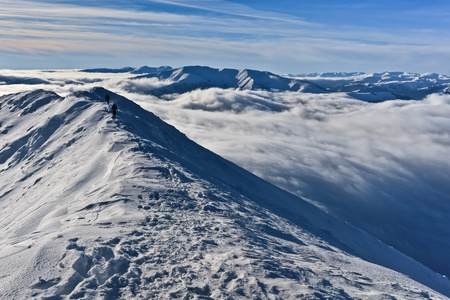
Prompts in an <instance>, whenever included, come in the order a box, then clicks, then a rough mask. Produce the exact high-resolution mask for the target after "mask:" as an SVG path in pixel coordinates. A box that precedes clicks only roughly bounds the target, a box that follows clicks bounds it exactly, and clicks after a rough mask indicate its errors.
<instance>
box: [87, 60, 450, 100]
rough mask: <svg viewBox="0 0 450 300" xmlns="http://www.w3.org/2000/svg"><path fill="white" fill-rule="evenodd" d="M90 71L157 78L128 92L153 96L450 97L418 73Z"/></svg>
mask: <svg viewBox="0 0 450 300" xmlns="http://www.w3.org/2000/svg"><path fill="white" fill-rule="evenodd" d="M82 72H90V73H130V75H132V74H140V76H137V77H132V78H131V79H135V80H136V81H138V80H142V79H156V80H158V81H159V82H160V84H158V85H148V86H146V85H142V84H138V83H136V84H135V82H133V81H131V82H129V83H128V85H127V86H126V89H128V90H129V91H130V92H138V93H142V94H149V95H154V96H158V97H160V96H163V95H166V94H174V93H176V94H183V93H186V92H190V91H193V90H196V89H208V88H222V89H241V90H266V91H292V92H303V93H314V94H318V93H346V94H347V95H348V96H350V97H353V98H356V99H358V100H363V101H368V102H382V101H386V100H393V99H404V100H420V99H423V98H424V97H426V96H427V95H430V94H433V93H446V94H448V93H450V77H449V76H445V75H439V74H435V73H430V74H416V73H404V72H384V73H372V74H366V73H362V72H352V73H345V72H335V73H312V74H301V75H286V76H280V75H276V74H273V73H270V72H264V71H256V70H249V69H243V70H237V69H216V68H211V67H205V66H187V67H181V68H177V69H172V68H171V67H168V66H162V67H157V68H155V67H147V66H144V67H141V68H132V67H126V68H122V69H106V68H100V69H86V70H82Z"/></svg>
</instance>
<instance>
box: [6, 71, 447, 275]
mask: <svg viewBox="0 0 450 300" xmlns="http://www.w3.org/2000/svg"><path fill="white" fill-rule="evenodd" d="M0 75H2V78H3V83H1V82H0V94H7V93H12V92H18V91H23V90H30V89H36V88H43V89H47V90H52V91H55V92H57V93H59V94H60V95H66V94H68V93H70V92H72V91H76V90H85V89H87V88H91V87H94V86H99V85H100V86H103V87H105V88H107V89H110V90H112V91H114V92H117V93H119V94H122V95H124V96H126V97H127V98H129V99H131V100H134V101H135V102H137V103H138V104H139V105H141V106H142V107H144V108H145V109H147V110H149V111H152V112H153V113H155V114H156V115H157V116H159V117H160V118H162V119H163V120H165V121H166V122H168V123H170V124H172V125H174V126H175V127H176V128H178V129H179V130H180V131H182V132H183V133H185V134H186V135H187V136H188V137H190V138H191V139H193V140H194V141H196V142H197V143H199V144H201V145H203V146H204V147H206V148H208V149H210V150H212V151H213V152H216V153H218V154H219V155H221V156H223V157H225V158H227V159H229V160H231V161H233V162H234V163H236V164H238V165H240V166H242V167H244V168H246V169H248V170H249V171H251V172H253V173H254V174H256V175H258V176H260V177H262V178H264V179H266V180H267V181H269V182H271V183H273V184H275V185H277V186H279V187H281V188H283V189H286V190H288V191H290V192H292V193H294V194H296V195H298V196H300V197H303V198H304V199H306V200H308V201H310V202H312V203H314V204H316V205H317V206H319V207H321V208H323V209H324V210H326V211H328V212H329V213H331V214H334V215H337V216H339V217H342V218H344V219H346V220H347V221H348V222H350V223H352V224H354V225H355V226H357V227H360V228H362V229H363V230H366V231H368V232H370V233H371V234H373V235H375V236H377V237H378V238H380V239H381V240H383V241H384V242H386V243H387V244H389V245H392V246H394V247H396V248H397V249H399V250H401V251H402V252H404V253H407V254H408V255H410V256H412V257H414V258H415V259H417V260H419V261H421V262H422V263H424V264H426V265H427V266H429V267H431V268H433V269H434V270H435V271H438V272H440V273H442V274H446V275H447V276H448V275H450V256H449V253H448V249H450V239H449V238H448V237H449V236H450V205H449V204H450V184H449V183H450V160H449V159H448V155H449V149H450V130H449V129H450V95H438V94H433V95H430V96H428V97H427V98H425V99H423V100H418V101H411V100H409V101H406V100H391V101H385V102H382V103H367V102H364V101H359V100H356V99H353V98H351V97H350V96H348V95H346V94H344V93H334V94H333V93H332V94H304V93H298V92H269V91H248V90H233V89H225V90H224V89H218V88H211V89H207V90H195V91H192V92H189V93H185V94H183V95H166V96H163V97H162V98H157V97H154V96H149V95H143V94H141V93H140V92H141V90H143V89H146V90H148V88H149V87H154V88H158V87H161V86H164V85H165V84H168V83H167V82H159V81H157V80H156V79H151V80H149V79H142V80H139V81H136V80H132V79H130V78H128V77H129V76H130V75H129V74H88V73H80V72H76V71H70V70H68V71H57V72H45V71H8V70H2V71H1V72H0ZM18 77H27V78H28V80H31V79H33V78H35V79H36V78H37V79H42V80H45V81H48V82H49V83H42V82H40V81H38V80H37V81H36V80H34V81H28V83H27V84H18V81H17V78H18ZM8 78H10V79H11V80H13V79H14V81H10V82H8ZM29 83H32V84H29ZM119 111H120V108H119Z"/></svg>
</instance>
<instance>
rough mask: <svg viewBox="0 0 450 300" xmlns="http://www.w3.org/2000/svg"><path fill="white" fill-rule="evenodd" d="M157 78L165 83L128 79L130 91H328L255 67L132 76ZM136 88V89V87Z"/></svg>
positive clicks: (196, 68) (194, 68) (184, 69)
mask: <svg viewBox="0 0 450 300" xmlns="http://www.w3.org/2000/svg"><path fill="white" fill-rule="evenodd" d="M134 79H135V80H137V81H139V80H142V79H157V80H159V81H160V82H163V83H165V84H164V85H163V86H160V87H156V88H155V87H147V88H145V87H143V86H142V85H135V84H133V81H131V82H130V84H129V86H128V89H129V90H130V91H139V92H141V93H145V94H151V95H155V96H162V95H165V94H173V93H177V94H183V93H186V92H189V91H193V90H196V89H207V88H212V87H217V88H223V89H228V88H234V89H244V90H277V91H301V92H305V93H327V91H325V90H324V89H322V88H321V87H319V86H317V85H316V84H314V83H311V82H308V81H304V80H299V79H289V78H284V77H282V76H279V75H275V74H273V73H270V72H262V71H255V70H247V69H244V70H236V69H214V68H211V67H203V66H188V67H182V68H178V69H174V70H169V71H163V72H158V73H154V74H147V75H141V76H138V77H135V78H134ZM138 89H139V90H138Z"/></svg>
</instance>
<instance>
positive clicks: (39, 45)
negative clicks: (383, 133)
mask: <svg viewBox="0 0 450 300" xmlns="http://www.w3.org/2000/svg"><path fill="white" fill-rule="evenodd" d="M1 7H2V9H1V10H0V52H3V53H4V54H5V55H2V58H0V63H1V64H3V65H4V66H6V67H14V64H16V65H17V66H16V68H17V67H20V64H19V62H20V61H27V60H28V61H33V63H37V62H38V61H39V62H41V64H45V63H51V64H52V66H53V65H58V61H59V62H62V61H64V62H65V63H66V62H67V60H68V58H71V61H73V62H83V61H86V62H88V63H89V64H90V65H91V64H92V57H96V59H95V61H96V62H97V65H102V64H111V62H112V61H114V62H115V63H116V64H117V66H121V65H129V64H153V65H161V64H169V65H175V66H180V65H189V64H202V65H203V64H208V65H212V66H224V67H236V68H244V67H245V68H256V69H268V70H272V71H275V72H279V73H281V72H290V73H293V72H305V71H320V70H323V71H325V70H341V71H342V70H349V71H350V70H364V71H374V70H377V71H381V70H380V69H384V70H392V69H401V70H405V71H419V72H426V71H435V72H441V73H448V72H447V71H446V70H445V69H444V68H445V67H443V66H442V63H441V62H442V61H443V60H447V59H450V39H447V38H442V35H441V34H440V33H433V32H432V33H430V32H429V31H417V30H416V31H408V30H407V29H405V28H399V29H393V30H390V31H385V30H377V29H376V28H374V27H359V26H355V25H353V24H352V25H339V26H330V25H327V24H325V23H320V22H312V21H307V20H305V18H303V17H299V16H296V15H293V14H288V13H279V12H277V13H275V12H270V11H267V10H261V9H255V8H252V7H250V6H248V5H243V4H237V3H232V2H229V1H224V0H210V1H181V0H153V1H137V0H136V1H132V2H129V1H126V2H125V1H115V2H114V3H108V2H106V1H90V2H87V1H77V2H76V1H47V2H46V1H31V0H28V1H20V2H16V1H9V0H6V1H2V3H1ZM33 55H39V59H34V60H33V58H35V56H33ZM12 57H14V58H12ZM143 60H144V61H143ZM374 61H376V63H374ZM43 67H47V66H44V65H42V66H41V68H43ZM72 67H75V66H72ZM81 67H82V66H81Z"/></svg>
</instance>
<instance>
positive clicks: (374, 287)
mask: <svg viewBox="0 0 450 300" xmlns="http://www.w3.org/2000/svg"><path fill="white" fill-rule="evenodd" d="M106 93H109V94H110V95H111V102H115V103H117V104H118V106H119V114H118V117H117V119H116V120H113V119H112V118H111V113H110V111H109V110H108V106H107V104H106V102H105V101H104V96H105V95H106ZM0 103H1V106H0V122H1V126H0V131H1V133H0V134H1V135H2V139H1V144H0V163H1V165H0V172H1V173H0V174H1V177H2V180H1V185H0V201H1V202H0V203H1V206H2V210H1V218H0V224H1V226H0V228H2V230H1V232H0V265H2V266H3V268H2V269H1V270H0V298H6V299H9V298H13V299H14V298H17V299H25V298H30V297H31V298H38V299H39V298H42V299H45V298H48V299H49V298H50V297H52V299H61V298H71V299H92V298H95V297H101V298H105V299H115V298H124V299H129V298H162V299H163V298H182V297H185V298H186V297H187V298H189V297H190V298H207V297H210V298H214V299H221V298H222V299H225V298H230V297H231V298H249V297H252V296H257V297H259V298H262V299H277V298H281V299H290V298H296V297H303V298H308V297H309V298H313V299H314V298H321V297H332V298H335V299H351V298H363V299H368V298H375V299H382V298H383V297H388V296H394V297H399V298H411V299H414V298H427V297H431V298H436V299H438V298H442V299H443V298H445V296H442V295H440V294H438V293H437V292H440V293H443V294H444V295H447V296H450V283H449V281H448V279H446V278H443V277H442V276H439V275H438V274H436V273H434V272H432V271H431V270H429V269H427V268H425V267H424V266H422V265H420V264H419V263H417V262H415V261H414V260H412V259H410V258H408V257H406V256H404V255H403V254H401V253H399V252H397V251H396V250H394V249H392V248H390V247H387V246H385V245H384V244H382V243H381V242H379V241H378V240H376V239H374V238H373V237H371V236H370V235H368V234H365V233H363V232H361V231H359V230H357V229H356V228H354V227H352V226H350V225H348V224H346V223H344V222H342V221H340V220H338V219H336V218H334V217H331V216H329V215H328V214H326V213H324V212H322V211H320V210H319V209H317V208H316V207H314V206H312V205H310V204H309V203H307V202H305V201H303V200H302V199H300V198H298V197H295V196H293V195H291V194H289V193H287V192H284V191H282V190H280V189H278V188H276V187H274V186H272V185H270V184H268V183H267V182H265V181H263V180H261V179H259V178H257V177H256V176H254V175H252V174H250V173H248V172H247V171H245V170H243V169H241V168H239V167H237V166H236V165H234V164H232V163H230V162H228V161H226V160H224V159H222V158H220V157H219V156H217V155H215V154H213V153H211V152H209V151H208V150H206V149H204V148H202V147H200V146H198V145H197V144H195V143H194V142H192V141H190V140H188V139H187V138H186V137H185V136H184V135H183V134H181V133H180V132H178V131H177V130H176V129H175V128H174V127H172V126H170V125H167V124H165V123H164V122H162V121H161V120H160V119H158V118H157V117H155V116H154V115H153V114H151V113H149V112H147V111H144V110H143V109H141V108H140V107H139V106H137V105H136V104H134V103H133V102H131V101H129V100H127V99H125V98H123V97H120V96H119V95H116V94H113V93H111V92H108V91H106V90H104V89H101V88H96V89H93V90H91V91H87V92H75V93H72V94H70V95H68V96H67V97H64V98H62V97H60V96H58V95H57V94H55V93H52V92H47V91H43V90H37V91H34V92H25V93H20V94H13V95H6V96H2V97H1V98H0ZM390 269H391V270H390ZM418 282H420V283H421V284H420V283H418ZM422 284H424V285H426V286H427V287H425V286H423V285H422ZM433 290H435V291H433ZM436 291H437V292H436Z"/></svg>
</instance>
